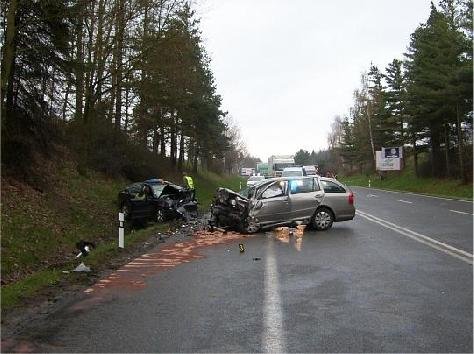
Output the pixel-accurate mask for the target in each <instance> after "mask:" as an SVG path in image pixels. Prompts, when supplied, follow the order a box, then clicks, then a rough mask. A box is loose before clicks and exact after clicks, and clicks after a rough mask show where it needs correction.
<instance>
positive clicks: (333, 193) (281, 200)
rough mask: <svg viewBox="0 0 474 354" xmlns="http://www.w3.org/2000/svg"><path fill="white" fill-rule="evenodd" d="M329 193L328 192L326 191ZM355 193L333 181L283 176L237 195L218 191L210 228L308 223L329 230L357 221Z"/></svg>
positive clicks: (254, 228)
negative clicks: (343, 223)
mask: <svg viewBox="0 0 474 354" xmlns="http://www.w3.org/2000/svg"><path fill="white" fill-rule="evenodd" d="M326 191H327V192H326ZM353 202H354V196H353V194H352V192H351V191H350V190H349V189H348V188H347V187H345V186H344V185H342V184H341V183H339V182H337V181H336V180H333V179H328V178H320V177H316V176H312V177H309V176H308V177H280V178H274V179H269V180H265V181H262V182H260V183H258V184H256V185H254V186H250V187H247V188H245V189H243V190H242V191H240V193H236V192H234V191H232V190H230V189H227V188H218V190H217V192H216V195H215V197H214V201H213V203H212V206H211V218H210V221H209V223H210V226H211V227H213V226H217V227H224V228H229V229H235V230H238V231H243V232H248V233H254V232H257V231H259V230H260V229H266V228H270V227H275V226H282V225H291V224H299V223H301V224H306V225H308V224H309V225H311V226H312V227H314V228H316V229H317V230H327V229H329V228H330V227H331V226H332V223H333V222H334V221H343V220H350V219H352V218H354V214H355V209H354V205H353Z"/></svg>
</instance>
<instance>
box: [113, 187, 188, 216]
mask: <svg viewBox="0 0 474 354" xmlns="http://www.w3.org/2000/svg"><path fill="white" fill-rule="evenodd" d="M118 203H119V207H120V211H121V212H122V213H124V216H125V220H127V221H132V222H145V221H155V222H163V221H166V220H169V219H176V218H183V219H188V218H192V217H196V216H197V201H196V200H195V199H194V193H193V192H192V191H190V190H187V189H185V188H183V187H181V186H177V185H175V184H172V183H170V182H167V181H163V180H161V179H150V180H147V181H144V182H138V183H133V184H131V185H129V186H127V187H126V188H125V189H124V190H122V191H121V192H119V195H118Z"/></svg>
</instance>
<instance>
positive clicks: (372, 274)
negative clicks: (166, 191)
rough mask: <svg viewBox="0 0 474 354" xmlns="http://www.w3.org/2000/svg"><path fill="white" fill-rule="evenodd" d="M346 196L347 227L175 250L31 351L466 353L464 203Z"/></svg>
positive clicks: (40, 334)
mask: <svg viewBox="0 0 474 354" xmlns="http://www.w3.org/2000/svg"><path fill="white" fill-rule="evenodd" d="M354 192H355V194H356V206H357V209H358V214H357V215H356V218H355V219H354V220H353V221H351V222H343V223H337V224H334V227H333V228H332V229H331V230H329V231H327V232H314V231H306V232H305V233H304V235H303V237H302V238H296V237H293V236H291V237H276V236H275V234H274V233H271V232H270V233H261V234H257V235H255V236H252V237H247V238H243V239H241V238H235V239H234V240H229V241H228V242H227V243H225V244H216V245H213V246H211V247H199V248H196V249H192V250H191V248H190V247H187V243H184V244H183V245H181V246H180V247H182V248H179V249H178V250H177V251H176V252H174V251H172V250H169V251H168V252H169V254H178V255H179V254H180V252H187V253H186V256H183V257H181V258H179V262H178V263H173V266H171V265H169V266H168V265H167V267H168V268H166V270H164V271H163V270H161V271H158V272H145V273H141V277H140V279H135V280H134V278H133V276H131V277H130V278H126V279H128V281H130V283H128V285H127V284H126V282H125V281H124V279H125V278H121V279H122V280H121V281H120V284H121V286H116V287H112V288H110V289H108V291H107V292H102V293H100V292H94V291H92V290H91V289H87V290H86V293H84V294H83V295H81V296H80V297H79V298H75V299H70V300H69V301H65V302H64V303H62V304H61V308H60V309H59V310H58V311H57V312H55V313H53V314H51V315H50V316H49V319H48V321H47V322H46V323H45V324H43V326H42V328H40V329H38V328H35V329H34V330H33V329H31V333H35V334H34V338H31V339H32V340H33V341H34V342H35V344H36V345H39V346H40V348H42V350H43V351H48V352H472V349H473V341H472V331H473V273H472V271H473V270H472V242H473V238H472V226H473V221H472V220H473V219H472V213H473V210H472V203H467V202H462V201H452V200H444V199H435V198H429V197H423V196H419V195H413V194H402V193H398V194H395V193H388V192H383V191H379V190H374V189H370V190H369V189H365V188H354ZM239 243H242V244H243V245H244V247H245V252H244V253H241V252H239V246H238V244H239ZM165 246H166V244H165ZM169 247H171V246H169ZM162 252H163V251H162ZM173 252H174V253H173ZM159 254H163V253H159ZM167 254H168V253H167ZM157 255H158V254H157ZM202 256H204V257H202ZM147 257H148V258H147ZM153 257H154V256H153V253H152V254H148V255H147V256H144V257H142V258H140V259H139V260H135V261H134V262H132V264H130V265H129V268H124V269H123V272H125V273H126V272H128V271H129V270H130V269H133V267H143V265H141V264H144V263H146V262H145V261H146V260H147V259H151V258H153ZM155 258H156V259H158V258H159V257H158V256H156V257H155ZM161 258H162V259H163V257H161ZM174 259H176V258H174ZM166 261H167V262H171V261H170V260H168V258H166ZM171 263H172V262H171ZM171 263H169V264H171ZM167 264H168V263H167ZM162 266H164V265H163V264H162ZM138 269H142V268H138ZM160 269H161V268H160ZM139 272H142V271H141V270H140V271H139ZM117 274H118V272H117ZM121 274H124V273H121ZM128 274H130V273H128ZM132 274H135V275H134V276H136V275H137V274H138V273H136V272H135V273H132ZM118 276H119V275H115V273H114V274H113V275H111V276H109V278H108V279H104V280H103V281H102V283H101V284H102V285H100V289H107V284H109V283H108V282H110V281H112V280H114V279H118V278H117V277H118ZM95 289H96V290H99V288H95ZM87 291H89V292H87ZM101 291H102V290H101ZM100 294H101V295H100Z"/></svg>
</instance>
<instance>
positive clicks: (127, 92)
mask: <svg viewBox="0 0 474 354" xmlns="http://www.w3.org/2000/svg"><path fill="white" fill-rule="evenodd" d="M129 98H130V86H129V85H127V86H126V87H125V122H124V124H123V131H124V132H125V133H127V132H128V116H129V114H128V109H129V108H130V100H129Z"/></svg>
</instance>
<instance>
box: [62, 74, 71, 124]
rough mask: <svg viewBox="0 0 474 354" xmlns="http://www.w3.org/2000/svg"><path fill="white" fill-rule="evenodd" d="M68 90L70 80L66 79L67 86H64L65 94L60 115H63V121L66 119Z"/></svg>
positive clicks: (69, 89) (69, 88)
mask: <svg viewBox="0 0 474 354" xmlns="http://www.w3.org/2000/svg"><path fill="white" fill-rule="evenodd" d="M70 91H71V81H69V80H68V82H67V86H66V94H65V95H64V103H63V109H62V117H63V121H64V122H65V121H66V111H67V104H68V99H69V92H70Z"/></svg>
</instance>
